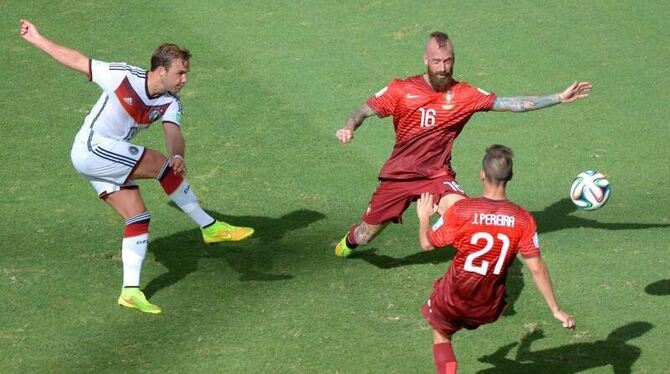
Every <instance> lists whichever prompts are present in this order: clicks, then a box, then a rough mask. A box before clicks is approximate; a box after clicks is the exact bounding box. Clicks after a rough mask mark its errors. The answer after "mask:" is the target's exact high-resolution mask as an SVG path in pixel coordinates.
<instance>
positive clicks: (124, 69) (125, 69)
mask: <svg viewBox="0 0 670 374" xmlns="http://www.w3.org/2000/svg"><path fill="white" fill-rule="evenodd" d="M107 65H108V67H109V70H110V71H116V72H121V73H126V74H130V75H133V76H136V77H138V78H146V76H147V71H146V70H145V69H143V68H141V67H138V66H134V65H130V64H129V63H127V62H109V63H107Z"/></svg>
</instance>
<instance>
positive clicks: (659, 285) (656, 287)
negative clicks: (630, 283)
mask: <svg viewBox="0 0 670 374" xmlns="http://www.w3.org/2000/svg"><path fill="white" fill-rule="evenodd" d="M644 292H646V293H648V294H650V295H655V296H667V295H670V279H661V280H660V281H658V282H654V283H651V284H649V285H648V286H647V287H645V288H644Z"/></svg>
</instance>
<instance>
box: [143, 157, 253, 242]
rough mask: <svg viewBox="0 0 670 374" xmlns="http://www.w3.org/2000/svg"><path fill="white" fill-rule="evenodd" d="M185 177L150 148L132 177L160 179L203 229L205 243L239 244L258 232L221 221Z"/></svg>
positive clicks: (165, 188)
mask: <svg viewBox="0 0 670 374" xmlns="http://www.w3.org/2000/svg"><path fill="white" fill-rule="evenodd" d="M184 174H185V172H182V173H176V172H174V170H173V169H172V166H171V165H170V163H169V162H168V159H167V158H166V157H165V156H163V155H162V154H161V153H160V152H157V151H154V150H153V149H148V148H147V149H145V151H144V155H143V156H142V159H141V160H140V162H139V164H138V166H137V167H136V168H135V170H133V172H132V174H131V176H130V178H133V179H147V178H156V179H158V181H159V182H160V184H161V186H162V187H163V190H164V191H165V193H166V194H167V195H168V197H169V198H170V200H172V201H173V202H174V203H175V204H177V206H178V207H179V208H180V209H181V210H182V211H183V212H184V213H186V214H187V215H188V216H189V217H191V219H192V220H193V221H194V222H195V223H196V224H197V225H198V226H200V229H201V230H202V238H203V240H204V241H205V243H208V244H209V243H219V242H228V241H239V240H243V239H246V238H248V237H249V236H251V235H252V234H253V233H254V230H253V229H252V228H250V227H238V226H233V225H230V224H228V223H226V222H223V221H217V220H215V219H214V218H213V217H212V216H210V215H209V214H207V212H205V211H204V210H203V209H202V207H201V206H200V204H199V203H198V199H197V197H196V195H195V193H194V192H193V188H191V185H190V184H189V183H188V181H187V180H186V179H185V178H184Z"/></svg>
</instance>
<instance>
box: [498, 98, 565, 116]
mask: <svg viewBox="0 0 670 374" xmlns="http://www.w3.org/2000/svg"><path fill="white" fill-rule="evenodd" d="M560 102H561V100H560V99H559V98H558V95H546V96H512V97H498V98H496V101H495V103H493V110H494V111H496V112H526V111H529V110H537V109H542V108H547V107H550V106H553V105H556V104H558V103H560Z"/></svg>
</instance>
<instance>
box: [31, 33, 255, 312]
mask: <svg viewBox="0 0 670 374" xmlns="http://www.w3.org/2000/svg"><path fill="white" fill-rule="evenodd" d="M20 34H21V37H23V39H25V40H26V41H28V42H29V43H31V44H33V45H34V46H35V47H37V48H39V49H40V50H42V51H44V52H45V53H47V54H48V55H49V56H51V57H52V58H53V59H55V60H56V61H58V62H59V63H61V64H63V65H64V66H66V67H68V68H70V69H72V70H75V71H78V72H80V73H82V74H84V75H86V76H87V77H88V79H89V80H90V81H92V82H95V83H96V84H97V85H98V86H100V88H101V89H102V91H103V93H102V95H100V98H99V99H98V102H97V103H96V104H95V106H94V107H93V109H92V110H91V112H90V113H89V115H88V116H86V118H85V120H84V123H83V124H82V126H81V128H80V130H79V132H78V133H77V136H76V137H75V141H74V144H73V145H72V151H71V153H70V154H71V159H72V164H73V166H74V167H75V169H77V171H78V172H79V173H80V174H81V175H82V176H84V177H85V178H86V179H87V180H88V181H89V182H90V183H91V185H92V186H93V188H94V189H95V190H96V193H97V194H98V197H100V199H102V200H104V201H105V202H106V203H107V204H109V205H110V206H111V207H112V208H114V209H115V210H116V211H117V212H118V213H119V215H121V216H122V217H123V218H124V220H125V229H124V231H123V240H122V242H121V259H122V261H123V288H122V290H121V295H120V296H119V299H118V303H119V304H120V305H122V306H125V307H128V308H133V309H138V310H140V311H142V312H146V313H160V312H161V308H160V307H159V306H157V305H154V304H152V303H150V302H149V301H148V300H147V299H146V297H145V295H144V293H143V292H142V291H141V290H140V289H139V283H140V272H141V269H142V262H143V261H144V257H145V256H146V252H147V245H148V243H149V222H150V220H151V214H150V213H149V211H148V210H147V208H146V207H145V205H144V201H143V200H142V196H141V195H140V192H139V186H138V185H137V183H136V182H135V180H137V179H157V180H158V181H159V183H160V184H161V187H163V190H164V191H165V193H166V194H167V195H168V197H169V198H170V200H172V201H173V202H174V203H175V204H176V205H177V206H178V207H179V208H180V209H181V210H182V211H183V212H184V213H186V214H187V215H188V216H189V217H190V218H191V219H192V220H193V221H194V222H195V223H196V224H197V225H198V226H200V228H201V231H202V238H203V240H204V242H205V243H218V242H226V241H238V240H243V239H245V238H247V237H249V236H251V235H252V234H253V232H254V230H253V229H252V228H250V227H237V226H233V225H230V224H228V223H226V222H223V221H218V220H216V219H214V218H213V217H212V216H210V215H209V214H208V213H207V212H205V211H204V210H203V209H202V207H201V206H200V204H199V202H198V199H197V197H196V195H195V193H194V192H193V189H192V188H191V185H190V184H189V183H188V181H187V180H186V178H185V175H186V162H185V160H184V157H185V155H184V151H185V143H184V137H183V136H182V133H181V126H182V106H181V102H180V100H179V97H178V96H177V93H178V92H179V91H180V90H181V88H182V87H183V86H184V85H185V84H186V81H187V78H186V76H187V74H188V72H189V70H190V57H191V54H190V53H189V51H188V50H186V49H183V48H180V47H179V46H177V45H174V44H168V43H166V44H163V45H160V46H159V47H158V48H157V49H156V50H155V51H154V53H153V54H152V56H151V69H150V70H149V71H146V70H144V69H142V68H139V67H136V66H132V65H129V64H126V63H122V62H115V63H108V62H103V61H99V60H95V59H92V58H89V57H87V56H85V55H83V54H82V53H81V52H79V51H76V50H74V49H71V48H68V47H66V46H63V45H60V44H57V43H55V42H53V41H52V40H50V39H48V38H46V37H45V36H43V35H41V34H40V33H39V31H38V30H37V27H35V25H33V24H32V23H31V22H30V21H28V20H21V22H20ZM159 119H161V122H162V125H163V130H164V132H165V140H166V143H167V150H168V152H169V155H168V157H166V156H164V155H163V154H162V153H160V152H158V151H155V150H153V149H149V148H145V147H143V146H141V145H137V144H133V143H130V140H131V139H132V138H133V137H134V136H135V135H136V134H137V133H138V132H139V131H141V130H144V129H148V128H149V127H150V125H151V123H152V122H155V121H157V120H159Z"/></svg>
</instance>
